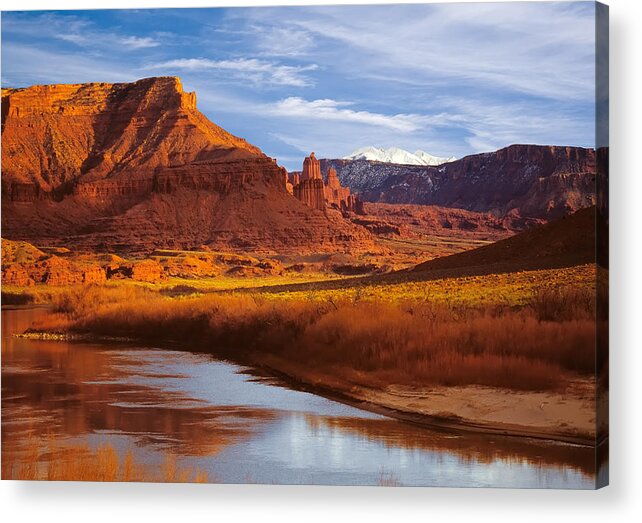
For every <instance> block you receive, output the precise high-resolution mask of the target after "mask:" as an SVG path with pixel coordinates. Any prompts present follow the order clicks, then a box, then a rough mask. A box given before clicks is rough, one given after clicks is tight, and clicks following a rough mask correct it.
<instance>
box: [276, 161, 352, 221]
mask: <svg viewBox="0 0 642 523" xmlns="http://www.w3.org/2000/svg"><path fill="white" fill-rule="evenodd" d="M326 178H327V180H326V183H323V177H322V175H321V165H320V162H319V160H317V159H316V157H315V156H314V153H310V156H308V157H306V158H305V160H304V161H303V171H302V172H301V174H299V173H297V172H294V173H290V176H289V178H288V181H289V183H290V184H291V185H292V187H293V194H294V196H295V197H296V198H298V199H299V200H300V201H302V202H303V203H305V204H306V205H307V206H308V207H312V208H314V209H319V210H325V209H326V208H327V207H332V208H335V209H338V210H340V211H342V212H353V213H358V214H363V213H364V211H363V204H362V203H361V201H360V200H359V199H358V198H357V197H356V195H354V194H350V189H349V188H347V187H342V186H341V182H339V178H338V177H337V171H336V170H335V169H334V168H333V167H330V168H329V169H328V174H327V176H326Z"/></svg>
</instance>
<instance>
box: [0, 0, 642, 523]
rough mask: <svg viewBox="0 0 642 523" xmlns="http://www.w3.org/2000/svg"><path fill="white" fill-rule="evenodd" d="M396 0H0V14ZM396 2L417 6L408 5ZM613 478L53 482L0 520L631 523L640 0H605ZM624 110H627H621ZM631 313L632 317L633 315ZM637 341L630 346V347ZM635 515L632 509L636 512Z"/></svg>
mask: <svg viewBox="0 0 642 523" xmlns="http://www.w3.org/2000/svg"><path fill="white" fill-rule="evenodd" d="M313 3H319V4H321V3H326V4H340V3H353V4H366V3H395V2H392V1H388V2H382V1H374V2H366V1H360V0H352V1H350V2H345V1H344V2H337V1H328V2H305V1H300V0H299V1H291V0H277V1H273V2H270V1H269V0H263V1H260V0H258V1H256V0H255V1H251V0H250V1H230V0H227V1H223V2H217V1H213V0H209V1H208V0H205V1H202V0H201V1H199V0H188V1H187V2H185V4H182V3H180V2H176V1H162V0H66V1H63V0H49V1H43V0H40V1H37V0H34V1H31V0H3V2H2V9H3V10H28V9H53V8H55V9H88V8H106V7H109V8H143V7H214V6H243V5H274V4H278V5H301V4H313ZM405 3H421V2H412V1H406V2H405ZM607 3H608V4H609V5H610V7H611V9H610V17H611V31H610V34H611V89H610V95H611V111H610V114H611V129H610V131H611V132H610V137H611V171H610V173H611V188H610V194H611V208H610V209H611V210H610V219H611V260H612V262H611V270H610V272H611V336H612V338H611V380H610V383H611V445H610V447H611V461H610V469H611V480H610V481H611V485H610V486H609V487H607V488H605V489H603V490H601V491H598V492H592V491H557V490H550V491H548V490H501V489H447V488H441V489H438V488H432V489H429V488H398V489H392V488H365V487H363V488H362V487H350V488H345V487H281V486H278V487H276V486H258V485H165V484H101V483H79V482H73V483H62V482H60V483H56V482H9V481H3V482H2V483H1V484H0V514H1V517H2V519H3V521H8V522H13V521H20V522H21V523H28V522H32V521H34V522H38V523H42V522H46V523H54V522H57V521H61V522H64V523H71V522H73V521H87V520H88V519H90V521H91V522H92V523H99V522H108V523H114V522H115V521H119V522H120V521H122V522H128V521H141V522H143V521H144V522H153V523H157V522H162V521H172V522H175V523H176V522H183V521H184V522H188V521H189V522H196V521H198V522H206V521H215V520H218V521H230V520H233V521H244V520H248V521H256V522H260V523H264V522H270V521H278V522H279V523H283V522H284V521H298V522H301V521H305V522H315V521H323V522H324V523H327V522H328V521H331V522H334V521H368V523H371V522H378V521H382V522H383V521H385V522H386V523H390V522H395V521H413V520H414V521H429V520H432V521H448V522H452V521H459V520H462V521H463V520H473V521H474V522H475V523H482V522H486V521H488V522H492V523H498V522H504V521H506V522H511V523H514V522H515V521H520V522H521V523H526V522H530V521H533V522H537V523H541V522H542V521H553V522H554V521H582V522H584V523H588V522H592V521H596V522H597V521H600V522H605V521H632V520H634V519H635V518H634V514H636V513H637V514H640V513H642V495H641V494H640V492H641V491H642V480H641V479H640V478H641V471H642V460H641V459H640V457H641V447H642V446H641V445H640V443H639V435H640V434H641V433H642V427H641V425H642V422H641V417H640V412H641V410H640V405H639V401H640V399H641V398H642V379H640V375H639V373H640V371H642V346H641V344H640V342H639V336H636V335H637V334H638V331H636V323H637V324H638V325H639V323H640V322H639V319H638V318H637V317H636V316H639V310H640V309H639V303H640V300H639V297H640V296H642V287H641V285H640V283H641V282H640V280H641V274H642V271H641V270H640V268H639V260H640V259H642V247H641V245H642V242H640V238H639V236H640V230H642V223H640V216H641V215H642V213H641V212H640V208H641V205H640V202H639V201H638V200H639V199H640V195H642V176H640V172H639V171H640V162H641V160H640V155H639V153H638V151H639V149H640V143H642V136H640V131H639V122H640V120H642V102H641V100H642V97H640V95H639V93H641V92H642V82H641V78H642V68H640V63H642V56H641V51H642V28H641V27H640V23H639V21H640V20H642V7H641V6H642V2H639V0H611V1H609V2H607ZM627 116H628V118H627ZM636 320H637V321H636ZM636 342H637V343H636ZM638 517H639V516H638Z"/></svg>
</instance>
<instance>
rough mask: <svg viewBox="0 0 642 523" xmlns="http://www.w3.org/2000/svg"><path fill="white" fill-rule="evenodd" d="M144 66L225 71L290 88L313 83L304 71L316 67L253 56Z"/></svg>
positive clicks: (188, 60)
mask: <svg viewBox="0 0 642 523" xmlns="http://www.w3.org/2000/svg"><path fill="white" fill-rule="evenodd" d="M146 69H169V70H171V69H182V70H187V71H192V72H194V71H225V72H227V73H230V74H233V75H234V76H235V77H236V78H239V79H242V80H247V81H250V82H252V83H255V84H262V83H269V84H273V85H284V86H292V87H307V86H310V85H313V82H312V80H311V79H310V78H309V77H308V76H307V75H305V74H304V73H306V72H308V71H314V70H315V69H318V66H317V65H315V64H309V65H304V66H296V65H283V64H279V63H274V62H268V61H265V60H259V59H256V58H237V59H234V60H210V59H208V58H178V59H174V60H167V61H165V62H159V63H154V64H150V65H148V66H146Z"/></svg>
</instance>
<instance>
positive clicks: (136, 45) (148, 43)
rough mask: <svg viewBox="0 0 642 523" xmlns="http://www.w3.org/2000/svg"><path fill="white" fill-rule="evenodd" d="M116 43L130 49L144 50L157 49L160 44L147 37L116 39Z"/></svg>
mask: <svg viewBox="0 0 642 523" xmlns="http://www.w3.org/2000/svg"><path fill="white" fill-rule="evenodd" d="M118 43H119V44H121V45H124V46H125V47H129V48H131V49H145V48H147V47H158V46H159V45H160V42H159V41H157V40H154V39H153V38H150V37H148V36H145V37H138V36H125V37H123V38H119V39H118Z"/></svg>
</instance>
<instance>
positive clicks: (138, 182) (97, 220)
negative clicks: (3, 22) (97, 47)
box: [2, 77, 371, 252]
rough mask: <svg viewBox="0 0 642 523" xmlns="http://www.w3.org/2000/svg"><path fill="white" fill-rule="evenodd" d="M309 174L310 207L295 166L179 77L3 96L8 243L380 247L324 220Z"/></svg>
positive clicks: (311, 172) (316, 179)
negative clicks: (292, 182)
mask: <svg viewBox="0 0 642 523" xmlns="http://www.w3.org/2000/svg"><path fill="white" fill-rule="evenodd" d="M306 173H308V176H309V178H310V181H311V184H310V185H311V186H310V187H309V190H307V191H302V193H303V194H304V199H305V202H304V203H305V204H303V203H302V202H300V201H297V198H293V197H292V195H293V194H294V192H295V191H294V187H289V182H288V179H287V172H286V170H285V169H284V168H282V167H279V166H278V164H277V163H276V161H275V160H274V159H272V158H269V157H268V156H266V155H265V154H263V153H262V152H261V150H260V149H259V148H258V147H256V146H254V145H252V144H250V143H248V142H247V141H245V140H244V139H242V138H239V137H236V136H234V135H232V134H230V133H228V132H227V131H225V130H224V129H222V128H221V127H219V126H217V125H215V124H214V123H212V122H211V121H209V120H208V119H207V118H206V117H205V116H204V115H203V114H202V113H200V112H199V111H198V109H197V108H196V95H195V94H194V93H188V92H185V91H183V87H182V85H181V82H180V80H179V79H178V78H176V77H158V78H147V79H143V80H139V81H137V82H133V83H116V84H108V83H87V84H74V85H40V86H33V87H28V88H24V89H3V90H2V191H3V198H2V211H3V213H2V214H3V217H2V231H3V236H4V237H8V238H14V239H22V240H28V241H32V242H37V243H38V244H43V243H44V244H52V245H53V244H65V243H69V244H73V245H74V246H76V247H79V246H80V247H88V248H101V249H114V250H117V251H123V250H124V251H147V250H150V249H153V248H156V247H167V248H192V247H195V246H200V245H211V246H213V247H216V248H224V249H231V250H238V251H246V250H249V251H256V252H284V251H288V250H296V251H297V252H305V251H309V250H315V251H316V250H321V251H324V250H328V251H336V250H345V249H348V248H350V247H351V246H355V245H362V246H363V247H364V248H368V247H369V246H371V243H370V245H368V244H369V242H371V238H370V236H369V234H368V233H367V232H366V231H364V230H363V229H361V228H359V227H356V226H354V225H352V224H350V223H348V222H347V221H346V220H343V219H336V217H328V216H326V215H325V214H323V213H321V214H315V213H314V209H317V210H323V209H324V208H325V201H324V192H323V180H322V179H321V171H320V168H319V163H318V161H317V160H316V159H314V158H313V157H312V158H311V159H310V161H309V168H308V170H307V171H306ZM319 183H320V184H321V185H320V188H319V187H318V184H319ZM298 199H301V198H298Z"/></svg>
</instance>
